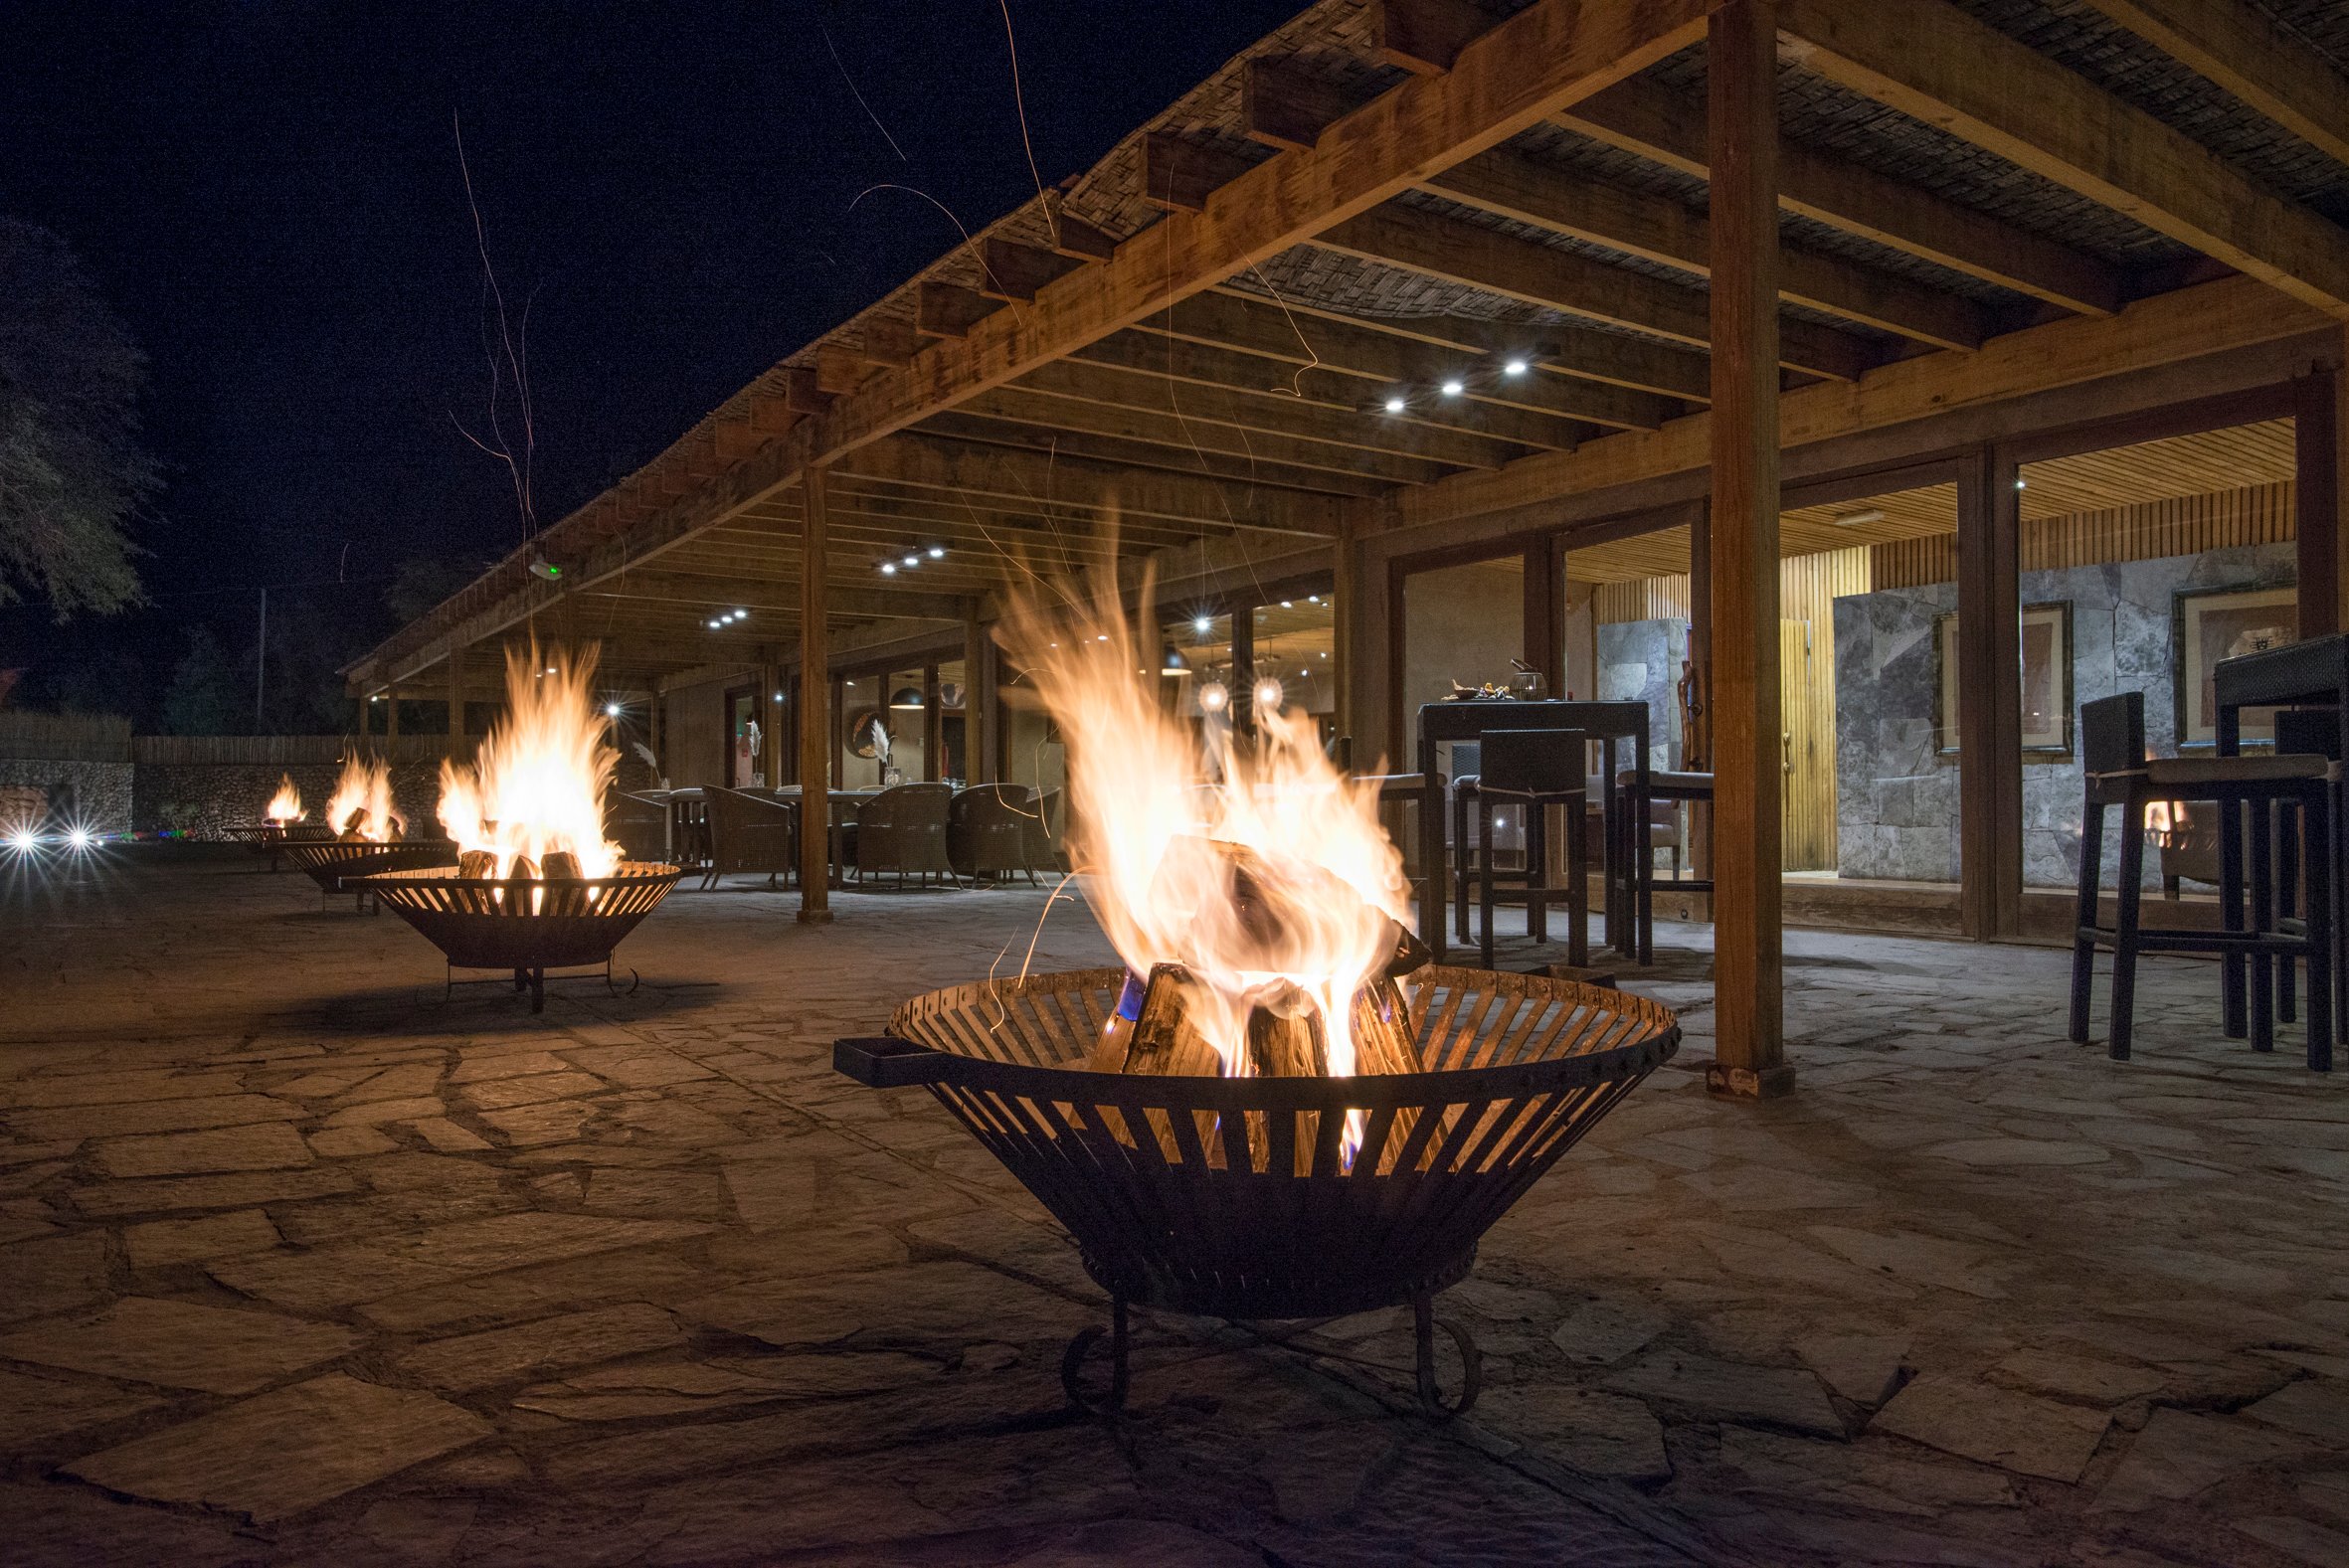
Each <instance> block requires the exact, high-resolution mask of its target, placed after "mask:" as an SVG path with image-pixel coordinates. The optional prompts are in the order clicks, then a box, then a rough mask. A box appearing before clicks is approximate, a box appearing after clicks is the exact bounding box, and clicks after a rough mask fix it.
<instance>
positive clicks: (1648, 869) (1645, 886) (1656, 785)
mask: <svg viewBox="0 0 2349 1568" xmlns="http://www.w3.org/2000/svg"><path fill="white" fill-rule="evenodd" d="M1638 778H1639V776H1638V775H1637V774H1635V773H1633V772H1631V771H1630V770H1628V769H1626V770H1625V771H1624V772H1622V773H1619V774H1617V775H1616V776H1615V787H1616V788H1617V789H1619V790H1629V789H1632V788H1634V787H1635V786H1636V784H1637V781H1638ZM1648 799H1649V800H1650V801H1655V800H1663V801H1671V802H1676V803H1682V804H1688V805H1711V804H1712V803H1713V775H1711V774H1708V773H1694V772H1687V771H1678V772H1676V771H1658V772H1653V773H1650V774H1649V775H1648ZM1646 815H1647V813H1646V810H1645V808H1644V804H1642V803H1636V802H1635V803H1634V805H1633V806H1632V808H1631V809H1629V810H1627V811H1625V812H1624V813H1623V826H1622V829H1621V831H1622V833H1623V835H1624V839H1625V842H1624V843H1623V845H1622V852H1623V854H1624V855H1625V856H1626V859H1625V860H1624V862H1623V863H1624V864H1625V865H1627V866H1629V867H1630V868H1631V877H1632V881H1631V892H1632V893H1633V894H1635V895H1636V896H1638V897H1640V898H1643V899H1651V900H1652V899H1653V898H1654V897H1655V896H1656V889H1658V888H1660V887H1669V888H1670V889H1671V890H1672V891H1674V892H1676V893H1711V892H1712V891H1713V879H1712V878H1711V877H1684V876H1682V875H1681V874H1680V862H1679V859H1678V858H1677V851H1676V857H1675V859H1674V861H1673V868H1672V871H1673V875H1672V880H1671V881H1670V882H1669V883H1665V882H1659V881H1657V880H1656V852H1655V846H1654V844H1653V843H1652V842H1650V840H1649V836H1648V823H1647V821H1646V820H1645V817H1646Z"/></svg>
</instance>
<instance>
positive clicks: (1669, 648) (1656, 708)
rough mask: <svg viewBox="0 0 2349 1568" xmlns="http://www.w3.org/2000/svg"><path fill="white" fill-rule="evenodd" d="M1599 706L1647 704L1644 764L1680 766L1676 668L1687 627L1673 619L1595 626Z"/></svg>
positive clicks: (1683, 655) (1683, 649)
mask: <svg viewBox="0 0 2349 1568" xmlns="http://www.w3.org/2000/svg"><path fill="white" fill-rule="evenodd" d="M1597 631H1598V696H1599V701H1601V702H1644V703H1646V704H1647V705H1648V766H1649V767H1650V768H1677V767H1679V766H1680V755H1681V751H1680V743H1681V733H1680V717H1681V715H1680V667H1681V661H1682V660H1683V659H1685V658H1687V657H1688V656H1689V623H1688V622H1687V621H1686V620H1681V619H1677V618H1668V619H1658V620H1617V621H1610V622H1605V623H1602V624H1601V625H1600V626H1599V627H1598V628H1597Z"/></svg>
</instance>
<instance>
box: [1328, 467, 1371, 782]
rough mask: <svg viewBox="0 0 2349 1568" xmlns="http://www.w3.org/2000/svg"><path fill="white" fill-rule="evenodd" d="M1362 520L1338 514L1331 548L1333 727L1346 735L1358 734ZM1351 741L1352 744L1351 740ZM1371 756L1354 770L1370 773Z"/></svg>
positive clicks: (1359, 761)
mask: <svg viewBox="0 0 2349 1568" xmlns="http://www.w3.org/2000/svg"><path fill="white" fill-rule="evenodd" d="M1358 532H1359V520H1358V519H1357V518H1356V516H1355V509H1354V508H1353V507H1348V508H1347V509H1346V510H1344V511H1342V512H1340V513H1339V514H1338V539H1337V542H1336V543H1335V544H1333V545H1332V546H1331V547H1330V567H1331V571H1330V662H1331V663H1332V664H1334V665H1336V666H1337V668H1336V670H1335V671H1334V672H1333V676H1332V679H1331V683H1330V686H1331V690H1330V727H1331V729H1332V730H1333V731H1334V732H1335V733H1337V734H1339V735H1343V736H1349V737H1352V736H1355V735H1356V734H1358V733H1359V732H1358V731H1356V730H1355V718H1354V694H1355V690H1356V676H1355V667H1354V664H1355V658H1354V622H1355V616H1356V615H1358V614H1360V613H1361V612H1362V606H1361V604H1360V603H1359V601H1358V598H1357V596H1356V593H1355V581H1356V572H1355V558H1356V557H1357V556H1359V555H1360V553H1361V546H1360V544H1359V543H1358V539H1357V536H1358ZM1350 744H1351V743H1350ZM1371 762H1372V759H1371V758H1368V757H1363V756H1360V755H1358V754H1357V755H1356V756H1355V759H1354V767H1355V772H1357V773H1367V772H1369V768H1370V763H1371Z"/></svg>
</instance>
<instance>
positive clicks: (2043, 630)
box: [1933, 599, 2072, 757]
mask: <svg viewBox="0 0 2349 1568" xmlns="http://www.w3.org/2000/svg"><path fill="white" fill-rule="evenodd" d="M2017 630H2018V632H2019V634H2020V640H2021V644H2022V646H2021V652H2022V674H2023V687H2022V704H2023V712H2022V720H2023V751H2024V753H2025V754H2026V755H2028V756H2033V757H2069V756H2071V755H2072V601H2070V600H2068V599H2065V600H2055V601H2052V602H2050V603H2047V604H2043V605H2025V606H2024V607H2023V614H2022V618H2021V620H2020V622H2019V624H2018V626H2017ZM1933 649H1934V653H1935V655H1936V656H1935V658H1934V665H1935V684H1936V687H1937V689H1938V691H1939V694H1940V700H1939V705H1938V707H1937V708H1936V709H1935V714H1934V726H1935V729H1936V731H1937V733H1938V735H1939V737H1940V747H1941V755H1942V756H1944V757H1954V756H1956V755H1957V684H1958V682H1957V671H1958V663H1957V612H1956V611H1955V610H1952V611H1950V612H1949V613H1947V614H1945V615H1941V616H1938V617H1936V620H1935V623H1934V627H1933Z"/></svg>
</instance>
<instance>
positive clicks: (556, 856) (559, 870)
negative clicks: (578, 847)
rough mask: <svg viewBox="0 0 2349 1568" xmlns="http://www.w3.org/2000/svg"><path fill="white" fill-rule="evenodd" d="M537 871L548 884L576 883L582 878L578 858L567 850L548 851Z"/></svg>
mask: <svg viewBox="0 0 2349 1568" xmlns="http://www.w3.org/2000/svg"><path fill="white" fill-rule="evenodd" d="M539 871H540V874H541V875H543V876H544V877H545V878H546V879H547V880H548V881H549V882H577V881H579V880H581V876H582V873H581V871H580V869H579V857H578V856H577V855H575V854H573V853H572V852H571V851H570V850H568V849H550V850H548V851H547V852H546V860H545V861H544V863H543V864H541V866H540V867H539Z"/></svg>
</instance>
